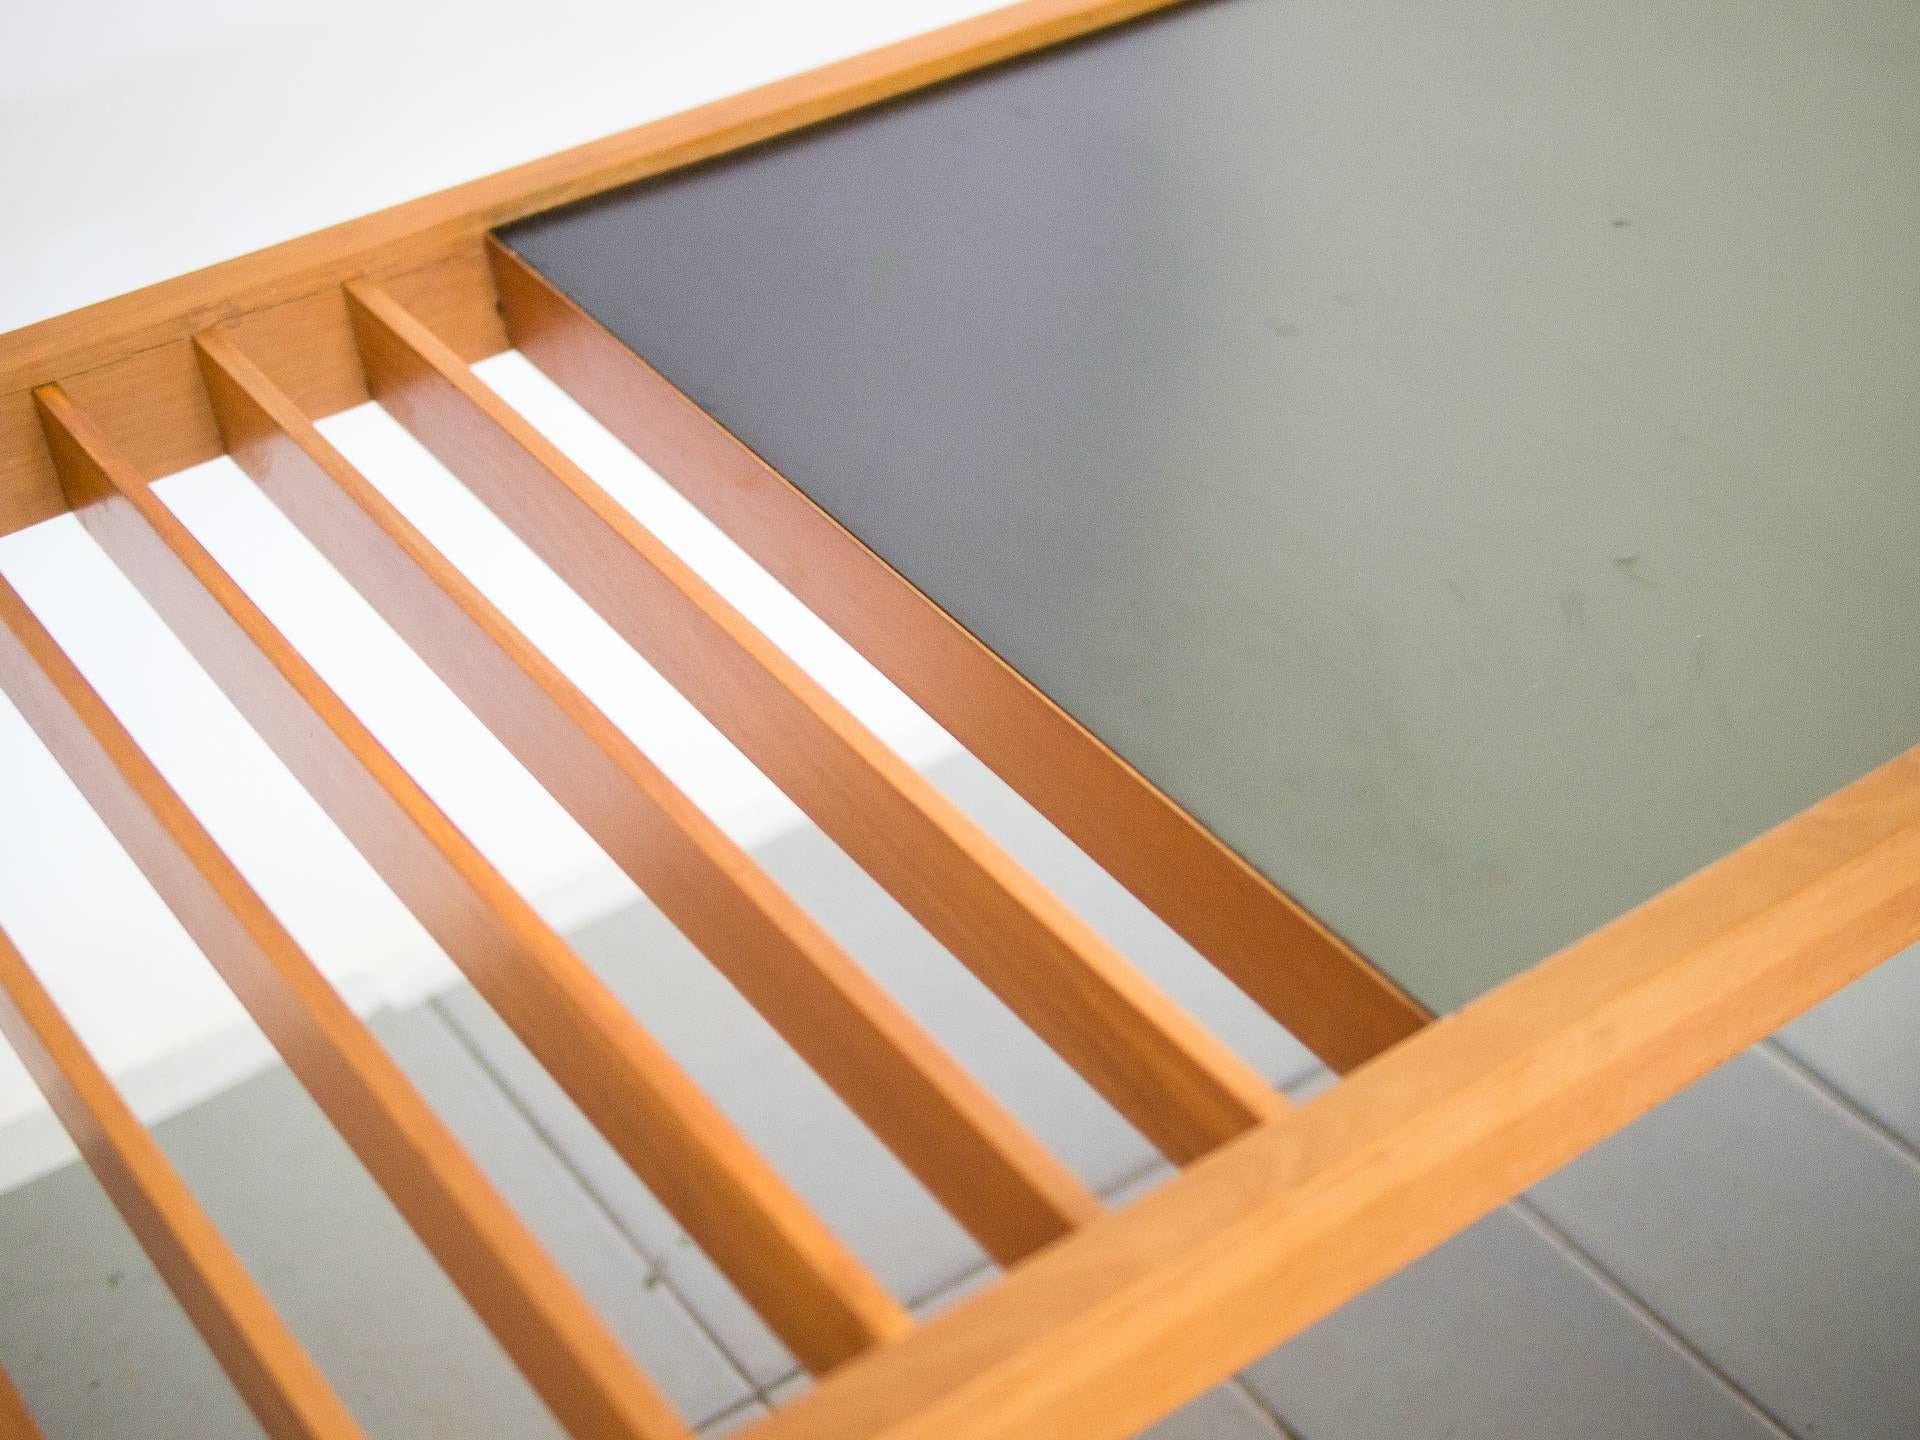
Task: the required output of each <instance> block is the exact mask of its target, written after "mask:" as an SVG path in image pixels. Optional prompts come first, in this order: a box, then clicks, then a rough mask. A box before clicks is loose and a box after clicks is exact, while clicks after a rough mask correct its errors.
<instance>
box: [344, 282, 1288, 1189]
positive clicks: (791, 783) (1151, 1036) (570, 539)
mask: <svg viewBox="0 0 1920 1440" xmlns="http://www.w3.org/2000/svg"><path fill="white" fill-rule="evenodd" d="M348 302H349V306H350V308H351V309H352V311H353V314H354V317H355V321H356V324H357V325H358V327H359V331H360V336H361V345H362V353H363V355H364V357H365V360H366V367H367V379H368V388H369V389H370V390H371V391H372V393H373V395H374V398H375V399H377V400H379V401H380V403H381V404H382V405H384V406H385V407H386V408H387V409H389V410H390V411H392V412H393V413H394V415H396V416H397V417H398V418H399V419H400V421H401V422H402V423H403V424H405V425H406V426H407V427H408V428H409V429H411V430H412V431H413V432H414V433H415V434H416V435H417V436H418V437H419V438H420V440H421V441H422V442H423V443H424V444H425V445H426V446H427V448H428V449H430V450H432V451H433V452H434V454H435V455H437V456H438V457H439V458H440V459H441V461H442V462H444V463H445V464H446V466H447V467H448V468H449V469H450V470H452V471H453V472H454V473H455V474H456V475H458V476H459V477H460V478H461V479H462V480H463V481H465V482H466V484H467V485H468V487H469V488H471V489H472V490H473V491H474V492H475V493H476V494H477V495H479V497H480V498H481V499H482V500H483V501H485V502H486V504H487V505H488V506H489V507H490V508H491V509H492V510H493V511H494V512H495V513H496V514H497V515H499V516H500V518H501V519H502V520H503V521H505V522H506V524H507V525H508V526H509V527H511V528H512V529H513V530H514V531H516V532H517V533H518V534H519V535H520V537H521V538H522V539H523V540H525V541H526V543H527V544H528V545H529V546H530V547H531V548H532V549H533V550H534V551H535V552H536V553H537V554H539V555H540V556H541V558H542V559H544V560H545V561H546V562H547V563H548V564H549V565H550V566H552V567H553V569H554V570H555V571H556V572H558V573H559V575H560V576H561V577H562V578H563V579H565V580H566V581H567V582H568V583H569V584H570V585H572V587H573V588H574V589H575V590H576V591H578V592H579V594H580V595H581V597H582V598H583V599H584V600H586V602H587V603H588V604H590V605H591V606H593V608H594V609H595V610H597V611H598V612H599V613H600V614H601V615H602V616H603V617H604V618H605V619H606V620H607V622H608V623H609V624H610V625H612V626H613V628H614V629H615V630H616V631H618V632H619V633H620V635H621V636H622V637H623V638H624V639H625V640H626V641H627V642H628V643H629V644H630V645H632V646H633V647H634V648H635V649H636V650H637V651H639V653H640V654H641V655H642V656H644V657H645V658H646V659H647V661H648V662H649V663H651V664H652V665H653V666H654V668H655V669H657V670H658V671H659V672H660V673H661V674H662V675H663V676H665V677H666V679H667V681H668V683H670V684H671V685H673V687H674V688H675V689H677V690H679V691H680V693H681V694H683V695H685V696H686V697H687V699H688V700H690V701H691V702H692V703H693V704H694V705H695V706H696V707H697V708H698V709H699V710H700V711H701V712H702V713H703V714H704V715H705V716H706V717H707V718H708V719H709V720H710V721H712V722H713V724H714V725H715V726H716V727H717V728H718V729H719V730H720V731H721V732H722V733H723V734H725V735H726V736H727V738H728V739H730V740H732V741H733V743H734V744H736V745H737V746H739V747H740V749H741V750H742V751H743V752H744V753H745V754H746V756H747V758H748V759H750V760H752V761H753V762H754V763H755V764H756V765H758V766H759V767H760V769H761V770H762V771H764V772H765V773H766V774H767V776H768V777H769V778H770V779H772V780H773V782H774V783H775V784H777V785H779V786H780V787H781V788H782V789H783V790H785V791H786V792H787V793H788V794H789V795H790V796H792V798H793V799H794V801H795V802H796V803H797V804H798V805H799V806H800V807H801V808H802V809H803V810H805V811H806V812H807V813H808V814H810V815H811V816H812V817H813V819H814V820H815V822H816V823H817V824H819V826H820V828H821V829H822V830H824V831H825V832H826V833H827V834H828V835H830V836H831V837H833V839H834V840H835V841H837V842H838V843H839V845H840V846H841V848H842V849H844V850H845V851H846V852H847V853H848V854H849V855H850V856H852V857H853V859H854V860H855V861H856V862H857V863H859V864H860V865H861V866H862V867H864V868H865V869H866V870H867V871H868V873H870V874H871V875H873V877H874V878H875V879H876V880H878V881H879V882H880V883H881V884H882V885H884V886H886V887H887V889H888V890H890V891H892V892H893V894H894V895H895V896H896V897H897V898H898V899H899V900H900V902H901V903H902V904H903V905H904V906H905V907H906V908H907V909H908V910H909V911H910V912H912V914H913V915H914V916H915V918H917V919H918V920H919V921H920V923H921V924H922V925H924V926H925V927H926V928H927V930H928V931H929V932H930V933H931V934H932V935H933V936H934V937H935V938H936V939H938V940H939V941H940V942H941V943H942V944H944V945H945V946H946V947H947V948H948V949H949V950H950V951H952V952H953V954H954V955H955V956H957V957H958V958H959V959H960V960H961V961H962V962H963V963H964V964H966V965H967V966H968V967H969V968H970V969H972V970H973V972H974V973H975V974H976V975H978V976H979V977H980V979H981V980H982V981H984V982H985V983H986V984H987V985H988V986H989V987H991V988H992V989H993V990H994V992H995V993H996V994H998V995H999V996H1000V998H1001V999H1002V1000H1004V1001H1005V1002H1006V1003H1007V1005H1008V1006H1010V1007H1011V1008H1012V1009H1013V1010H1014V1011H1015V1012H1016V1013H1017V1014H1019V1015H1020V1016H1021V1018H1023V1019H1024V1020H1025V1021H1026V1022H1027V1023H1028V1024H1029V1025H1031V1026H1032V1027H1033V1029H1034V1030H1035V1031H1036V1032H1037V1033H1038V1034H1039V1035H1040V1036H1041V1037H1042V1038H1043V1039H1045V1040H1046V1041H1048V1043H1050V1044H1051V1045H1052V1046H1053V1047H1054V1049H1055V1050H1057V1051H1059V1053H1060V1054H1061V1055H1062V1056H1063V1057H1065V1058H1066V1059H1067V1060H1068V1061H1069V1062H1070V1063H1071V1064H1073V1065H1074V1066H1075V1068H1077V1069H1078V1070H1079V1071H1080V1072H1081V1074H1083V1075H1084V1076H1085V1077H1086V1078H1087V1080H1088V1081H1089V1082H1090V1083H1091V1084H1092V1085H1093V1086H1094V1087H1095V1088H1096V1089H1098V1090H1099V1091H1100V1092H1101V1093H1102V1094H1104V1095H1105V1096H1106V1097H1107V1099H1108V1100H1109V1101H1111V1102H1112V1104H1113V1105H1114V1106H1115V1108H1117V1109H1118V1110H1119V1111H1120V1112H1121V1113H1122V1114H1124V1115H1125V1116H1127V1118H1128V1119H1130V1120H1132V1121H1133V1123H1134V1124H1135V1125H1136V1126H1138V1127H1139V1129H1140V1130H1141V1132H1142V1133H1143V1134H1145V1135H1146V1136H1147V1137H1148V1139H1150V1140H1152V1141H1153V1142H1154V1143H1155V1144H1156V1145H1158V1146H1159V1147H1160V1148H1161V1149H1162V1150H1163V1151H1164V1152H1165V1153H1166V1154H1167V1155H1169V1156H1170V1157H1172V1158H1173V1159H1175V1160H1177V1161H1182V1162H1184V1161H1187V1160H1191V1159H1193V1158H1194V1157H1195V1156H1197V1155H1201V1154H1204V1153H1205V1152H1206V1151H1208V1150H1210V1149H1212V1148H1213V1147H1214V1146H1216V1145H1218V1144H1220V1143H1221V1142H1223V1141H1225V1140H1227V1139H1230V1138H1231V1137H1233V1136H1235V1135H1238V1134H1240V1133H1241V1132H1243V1131H1245V1130H1246V1129H1247V1128H1248V1127H1249V1126H1251V1125H1254V1124H1256V1123H1258V1122H1259V1121H1260V1120H1261V1119H1262V1118H1264V1117H1266V1116H1269V1115H1272V1114H1274V1113H1276V1112H1277V1111H1278V1110H1279V1109H1280V1108H1281V1106H1282V1103H1283V1102H1282V1101H1281V1100H1280V1098H1279V1097H1278V1096H1277V1095H1276V1094H1274V1092H1273V1091H1272V1090H1271V1089H1270V1088H1269V1087H1268V1086H1267V1085H1266V1083H1265V1082H1264V1081H1262V1080H1261V1078H1260V1077H1259V1076H1258V1075H1257V1074H1255V1073H1254V1071H1253V1070H1252V1069H1251V1067H1249V1066H1247V1065H1245V1064H1244V1063H1243V1062H1241V1061H1240V1060H1239V1059H1238V1058H1237V1057H1235V1056H1234V1055H1233V1053H1232V1052H1231V1051H1229V1050H1228V1049H1227V1048H1226V1047H1225V1046H1224V1045H1222V1044H1220V1042H1219V1041H1218V1040H1216V1039H1215V1038H1214V1037H1213V1036H1211V1035H1210V1034H1208V1033H1207V1032H1206V1031H1205V1030H1204V1029H1202V1028H1201V1027H1200V1026H1199V1025H1198V1024H1196V1023H1195V1022H1194V1021H1193V1019H1192V1018H1191V1017H1190V1016H1188V1015H1186V1014H1185V1013H1184V1012H1183V1011H1181V1010H1180V1009H1179V1008H1178V1007H1176V1006H1175V1005H1173V1004H1172V1003H1171V1002H1170V1001H1169V1000H1168V999H1167V998H1166V997H1165V996H1164V995H1162V994H1161V993H1160V992H1159V991H1158V990H1157V989H1156V988H1155V987H1154V986H1153V985H1152V984H1151V983H1150V982H1148V981H1147V980H1146V979H1145V977H1143V976H1142V975H1140V974H1139V972H1138V971H1136V970H1134V969H1133V968H1132V967H1131V966H1130V965H1129V964H1128V963H1127V962H1126V961H1125V960H1124V959H1123V958H1122V957H1121V956H1120V955H1119V954H1118V953H1116V952H1115V951H1114V950H1113V949H1112V947H1110V946H1108V945H1107V944H1106V943H1105V942H1104V941H1102V940H1101V939H1100V938H1099V937H1098V936H1097V935H1095V934H1094V932H1093V931H1092V929H1091V928H1090V927H1088V926H1087V925H1086V924H1085V923H1084V922H1082V921H1081V920H1080V919H1079V918H1078V917H1076V916H1075V915H1073V914H1072V912H1070V911H1069V910H1067V909H1066V907H1065V906H1063V905H1061V904H1060V902H1059V901H1058V900H1056V899H1055V898H1054V897H1053V896H1052V895H1050V894H1049V893H1048V892H1047V891H1046V890H1044V889H1043V888H1042V887H1041V886H1040V885H1039V884H1038V883H1037V882H1036V881H1034V879H1033V878H1032V877H1031V876H1029V875H1028V874H1026V872H1025V871H1023V870H1021V869H1020V867H1019V866H1017V865H1015V864H1014V863H1013V862H1012V861H1011V860H1010V859H1008V858H1007V856H1006V855H1005V854H1004V853H1003V852H1001V851H1000V850H999V849H998V847H996V846H995V845H994V844H993V843H992V841H990V840H989V839H988V838H987V837H986V836H985V835H984V834H983V833H982V832H981V831H980V830H979V828H978V827H977V826H975V825H973V824H972V822H970V821H969V820H967V819H966V817H965V816H963V815H962V814H961V813H960V811H959V810H958V809H957V808H956V807H955V806H954V805H952V804H951V803H950V802H949V801H947V800H946V799H945V797H943V796H942V795H941V794H940V793H939V792H938V791H937V790H936V789H934V787H933V786H932V785H931V784H930V783H928V782H927V781H926V780H925V779H924V778H923V777H922V776H920V775H919V774H917V773H916V772H915V771H914V770H913V768H912V767H911V766H909V765H908V764H906V762H905V761H903V760H901V759H900V758H899V757H898V756H897V755H895V754H894V753H893V752H892V751H890V750H888V749H887V747H886V746H884V745H883V744H881V743H880V742H879V741H878V740H877V739H876V738H875V737H874V736H873V735H872V734H871V733H870V732H869V731H868V730H867V729H866V728H865V727H864V726H862V725H861V724H860V722H859V721H858V720H856V719H855V718H854V717H853V716H852V714H850V713H849V712H848V711H847V710H846V708H845V707H844V706H842V705H840V704H839V703H838V702H837V701H835V700H834V699H833V698H832V697H831V696H829V695H828V694H827V693H826V691H825V690H824V689H822V688H821V686H820V685H819V684H818V683H817V682H816V681H814V680H813V679H812V678H811V677H810V676H809V675H808V674H807V673H806V672H805V671H804V670H802V669H801V668H800V667H799V666H798V665H797V664H795V663H794V662H793V661H792V660H791V659H789V658H788V657H787V656H786V654H785V653H784V652H782V651H781V650H780V649H779V648H778V647H776V646H775V645H773V644H772V643H771V642H770V641H768V640H767V639H766V637H765V636H763V635H761V634H760V633H759V632H758V631H756V630H755V629H754V628H753V627H752V626H751V625H749V624H748V623H747V622H746V621H745V620H744V619H743V618H742V617H741V616H740V615H739V614H738V613H736V612H735V611H734V610H733V609H732V607H731V606H729V605H728V604H727V603H726V602H725V601H724V600H723V599H721V598H720V596H719V595H718V594H716V593H715V592H714V591H713V589H712V588H711V587H710V586H708V585H707V584H706V583H705V582H704V581H702V580H701V579H700V578H699V577H698V576H697V575H695V574H694V573H693V572H692V571H691V570H690V569H689V568H688V567H687V566H686V565H685V563H684V562H682V561H681V560H680V559H679V557H678V556H676V555H674V554H673V552H672V551H671V550H669V549H668V548H667V547H666V546H665V545H663V544H661V543H660V541H659V540H657V539H656V538H655V537H654V536H653V535H651V534H650V533H648V531H647V530H646V529H645V528H644V527H643V526H641V525H640V523H639V522H638V521H637V520H635V519H634V518H633V516H632V515H630V514H629V513H628V512H627V511H625V510H624V509H622V508H621V507H620V506H619V504H618V503H617V502H615V501H614V500H613V499H612V498H611V497H610V496H608V495H607V494H606V492H605V491H603V490H601V489H600V487H599V486H597V485H596V484H594V482H593V481H592V480H591V479H589V478H588V477H587V476H586V475H585V474H584V473H582V472H581V471H580V469H579V468H578V467H577V466H575V465H573V464H572V463H571V462H570V461H568V460H567V459H566V458H565V457H564V456H563V455H561V454H560V452H559V451H558V450H557V449H556V448H555V447H554V446H553V445H552V444H551V443H550V442H549V441H548V440H546V438H545V437H544V436H542V435H541V434H540V433H539V432H538V431H536V430H535V429H534V428H533V427H532V426H531V425H529V424H527V422H526V421H525V420H523V419H521V417H520V416H519V415H518V414H517V413H515V412H514V410H513V409H512V407H510V406H508V405H507V404H506V403H505V402H504V401H502V400H501V399H500V398H499V397H498V396H497V395H495V394H494V393H493V391H491V390H489V389H488V388H487V387H486V386H485V385H484V384H483V383H482V382H481V381H480V380H479V379H478V377H476V376H475V375H474V374H473V372H472V371H471V370H470V369H469V368H468V366H467V365H466V363H465V362H464V361H462V360H461V359H460V358H459V357H458V356H457V355H455V354H454V353H453V352H452V351H451V350H450V349H448V347H447V346H446V345H444V344H442V343H441V342H440V341H439V340H438V339H437V338H436V337H435V336H434V335H433V334H432V333H431V332H430V331H428V330H427V329H426V327H425V326H423V325H422V324H421V323H420V322H419V321H418V320H417V319H416V318H415V317H413V316H412V315H410V314H408V313H407V312H406V311H405V310H404V309H403V308H402V307H401V306H400V305H399V304H398V303H397V302H396V301H395V300H394V299H393V298H392V297H391V296H390V295H388V294H386V293H385V292H384V291H383V290H381V289H380V288H379V287H378V286H374V285H371V284H367V283H362V282H356V283H354V284H352V285H350V286H349V287H348Z"/></svg>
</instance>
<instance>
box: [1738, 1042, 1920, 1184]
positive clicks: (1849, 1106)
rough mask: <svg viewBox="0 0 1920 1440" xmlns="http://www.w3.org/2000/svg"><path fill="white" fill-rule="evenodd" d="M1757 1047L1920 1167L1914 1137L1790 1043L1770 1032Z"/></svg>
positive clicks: (1907, 1162) (1819, 1096)
mask: <svg viewBox="0 0 1920 1440" xmlns="http://www.w3.org/2000/svg"><path fill="white" fill-rule="evenodd" d="M1753 1048H1754V1049H1755V1050H1758V1051H1759V1052H1760V1053H1761V1054H1762V1055H1764V1056H1765V1057H1766V1058H1767V1059H1768V1060H1769V1061H1771V1062H1772V1063H1773V1065H1774V1066H1775V1067H1776V1068H1778V1069H1779V1070H1781V1071H1782V1072H1783V1073H1785V1074H1786V1076H1787V1077H1788V1078H1789V1079H1790V1080H1793V1081H1795V1082H1797V1083H1798V1084H1799V1085H1801V1086H1802V1087H1804V1088H1805V1089H1807V1090H1809V1091H1811V1092H1812V1093H1813V1095H1814V1096H1815V1098H1816V1099H1818V1100H1820V1101H1821V1102H1823V1103H1824V1104H1825V1105H1826V1106H1827V1108H1828V1109H1830V1110H1834V1111H1837V1112H1838V1113H1839V1116H1840V1118H1841V1119H1842V1120H1846V1121H1849V1122H1851V1123H1852V1124H1853V1125H1855V1126H1857V1127H1858V1128H1860V1129H1862V1130H1865V1131H1866V1132H1867V1133H1868V1134H1869V1135H1871V1136H1873V1137H1874V1138H1875V1139H1876V1140H1878V1141H1880V1142H1881V1143H1882V1144H1883V1145H1885V1146H1886V1147H1887V1148H1888V1149H1889V1150H1891V1151H1893V1153H1894V1155H1895V1157H1896V1158H1897V1159H1898V1160H1899V1161H1900V1162H1901V1163H1902V1164H1905V1165H1908V1166H1911V1167H1912V1168H1913V1169H1915V1170H1920V1149H1916V1148H1915V1147H1914V1144H1913V1142H1912V1141H1911V1140H1909V1139H1907V1137H1906V1136H1904V1135H1902V1134H1901V1133H1900V1132H1899V1131H1898V1130H1895V1129H1894V1128H1893V1127H1892V1126H1890V1125H1888V1124H1887V1123H1886V1122H1885V1121H1883V1120H1880V1119H1878V1118H1877V1117H1876V1116H1874V1115H1872V1114H1870V1113H1869V1112H1868V1111H1867V1109H1866V1108H1865V1107H1864V1106H1862V1105H1861V1104H1860V1103H1859V1101H1857V1100H1855V1099H1854V1098H1853V1097H1852V1096H1851V1095H1849V1094H1847V1092H1846V1091H1844V1090H1842V1089H1841V1088H1840V1087H1839V1086H1838V1085H1836V1084H1834V1083H1833V1082H1832V1081H1831V1080H1829V1079H1828V1078H1827V1077H1826V1076H1824V1075H1822V1074H1821V1073H1820V1072H1819V1071H1818V1070H1816V1069H1815V1068H1814V1067H1813V1066H1811V1065H1809V1064H1808V1063H1807V1062H1806V1061H1805V1060H1802V1059H1801V1058H1800V1057H1799V1056H1798V1055H1796V1054H1794V1053H1793V1051H1792V1050H1791V1049H1790V1048H1789V1047H1788V1046H1786V1045H1785V1044H1783V1043H1781V1042H1780V1041H1779V1040H1776V1039H1775V1038H1774V1037H1773V1036H1771V1035H1769V1036H1767V1038H1766V1039H1764V1040H1762V1041H1760V1042H1759V1043H1757V1044H1756V1045H1755V1046H1754V1047H1753Z"/></svg>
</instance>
